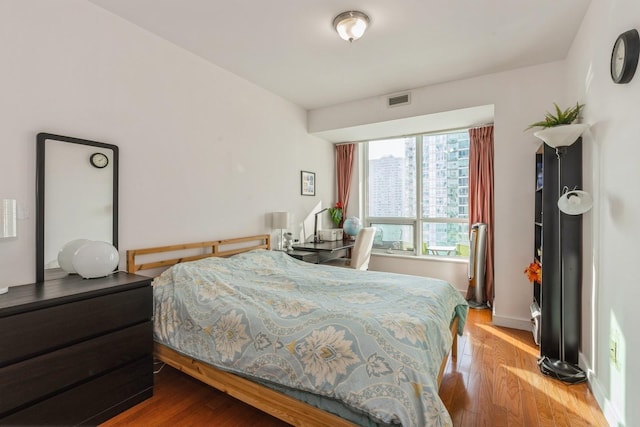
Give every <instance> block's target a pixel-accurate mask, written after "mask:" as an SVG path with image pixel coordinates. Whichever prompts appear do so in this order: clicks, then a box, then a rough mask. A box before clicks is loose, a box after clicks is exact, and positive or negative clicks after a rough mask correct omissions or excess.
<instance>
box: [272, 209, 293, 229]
mask: <svg viewBox="0 0 640 427" xmlns="http://www.w3.org/2000/svg"><path fill="white" fill-rule="evenodd" d="M288 226H289V212H273V213H272V214H271V228H287V227H288Z"/></svg>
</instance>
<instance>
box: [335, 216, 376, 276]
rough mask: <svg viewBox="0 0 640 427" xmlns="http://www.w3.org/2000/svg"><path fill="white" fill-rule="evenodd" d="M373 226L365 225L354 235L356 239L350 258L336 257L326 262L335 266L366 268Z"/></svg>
mask: <svg viewBox="0 0 640 427" xmlns="http://www.w3.org/2000/svg"><path fill="white" fill-rule="evenodd" d="M375 233H376V229H375V227H365V228H363V229H361V230H360V232H359V233H358V235H357V236H356V241H355V243H354V245H353V248H352V249H351V259H345V258H341V259H336V260H331V261H329V262H327V264H328V265H333V266H335V267H349V268H354V269H356V270H368V269H369V260H370V259H371V248H372V247H373V238H374V236H375Z"/></svg>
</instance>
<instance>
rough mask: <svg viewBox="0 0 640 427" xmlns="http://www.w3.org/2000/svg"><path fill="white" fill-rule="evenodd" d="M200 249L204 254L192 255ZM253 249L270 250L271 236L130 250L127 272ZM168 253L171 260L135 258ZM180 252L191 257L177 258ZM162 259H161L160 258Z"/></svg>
mask: <svg viewBox="0 0 640 427" xmlns="http://www.w3.org/2000/svg"><path fill="white" fill-rule="evenodd" d="M199 249H202V250H203V251H204V253H198V254H195V255H193V252H194V251H198V250H199ZM254 249H267V250H268V249H271V236H270V235H268V234H258V235H256V236H247V237H238V238H235V239H225V240H214V241H209V242H195V243H184V244H178V245H170V246H158V247H154V248H144V249H130V250H128V251H127V272H129V273H137V272H138V271H141V270H151V269H154V268H166V267H171V266H172V265H175V264H178V263H180V262H186V261H195V260H198V259H202V258H210V257H228V256H231V255H236V254H239V253H242V252H248V251H251V250H254ZM167 252H168V253H170V254H167V255H168V256H169V255H170V256H171V258H167V259H158V257H157V256H156V257H154V259H153V260H150V261H148V262H140V263H139V262H138V261H137V260H136V257H142V256H145V255H146V256H148V257H149V258H152V257H151V256H152V255H156V254H161V253H167ZM181 252H189V253H191V255H186V256H178V257H176V255H179V254H180V253H181ZM160 258H162V257H160Z"/></svg>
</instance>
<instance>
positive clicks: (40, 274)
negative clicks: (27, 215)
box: [36, 132, 118, 283]
mask: <svg viewBox="0 0 640 427" xmlns="http://www.w3.org/2000/svg"><path fill="white" fill-rule="evenodd" d="M47 139H52V140H56V141H63V142H69V143H72V144H81V145H90V146H93V147H100V148H106V149H110V150H113V227H112V244H113V246H114V247H115V248H118V146H117V145H113V144H106V143H104V142H98V141H90V140H87V139H80V138H72V137H70V136H62V135H54V134H51V133H43V132H41V133H39V134H38V135H37V138H36V282H38V283H40V282H44V280H45V278H44V270H45V268H44V231H45V230H44V222H45V221H44V220H45V217H44V215H45V212H44V206H45V179H44V172H45V169H44V167H45V154H46V153H45V141H46V140H47Z"/></svg>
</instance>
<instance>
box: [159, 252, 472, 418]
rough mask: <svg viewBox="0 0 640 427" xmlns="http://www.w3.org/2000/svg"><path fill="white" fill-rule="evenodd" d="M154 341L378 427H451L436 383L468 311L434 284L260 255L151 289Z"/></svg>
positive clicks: (187, 270) (191, 270)
mask: <svg viewBox="0 0 640 427" xmlns="http://www.w3.org/2000/svg"><path fill="white" fill-rule="evenodd" d="M154 310H155V315H154V323H155V325H154V331H155V340H156V341H158V342H160V343H163V344H165V345H167V346H169V347H172V348H174V349H176V350H178V351H180V352H181V353H183V354H186V355H189V356H191V357H195V358H197V359H199V360H203V361H205V362H207V363H209V364H211V365H214V366H217V367H219V368H221V369H223V370H226V371H230V372H235V373H239V374H241V375H243V376H246V377H249V378H251V377H254V378H257V379H259V380H260V381H262V382H267V383H270V382H274V383H277V384H280V385H283V386H285V387H289V388H294V389H298V390H303V391H306V392H310V393H314V394H317V395H321V396H324V397H328V398H331V399H337V400H339V401H341V402H342V403H343V404H344V405H346V406H347V407H349V408H350V409H351V410H353V411H355V412H364V413H366V414H367V415H368V416H369V417H370V418H371V419H372V420H374V421H375V422H378V423H384V424H397V423H401V424H402V425H403V426H425V425H429V426H440V425H442V426H448V425H451V418H450V416H449V414H448V413H447V410H446V408H445V407H444V405H443V403H442V401H441V400H440V397H439V396H438V385H437V376H438V371H439V368H440V364H441V362H442V359H443V358H444V356H445V355H446V354H447V352H448V350H449V349H450V348H451V342H452V337H451V334H450V332H449V325H450V322H451V320H452V319H453V317H454V316H458V318H459V331H458V332H459V333H461V332H462V328H463V327H464V323H465V320H466V316H467V302H466V301H465V300H464V298H462V296H461V295H460V293H459V292H458V291H457V290H455V289H454V288H453V287H452V286H451V285H450V284H448V283H446V282H444V281H442V280H437V279H430V278H424V277H417V276H408V275H400V274H393V273H382V272H371V271H366V272H363V271H358V270H352V269H348V268H340V267H331V266H323V265H314V264H308V263H304V262H302V261H298V260H296V259H294V258H292V257H289V256H288V255H286V254H285V253H283V252H274V251H266V250H256V251H251V252H247V253H243V254H239V255H235V256H233V257H231V258H207V259H204V260H200V261H195V262H188V263H183V264H177V265H175V266H173V267H172V268H170V269H169V270H167V271H165V272H164V273H163V274H162V275H160V276H159V277H158V278H156V279H155V281H154Z"/></svg>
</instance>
